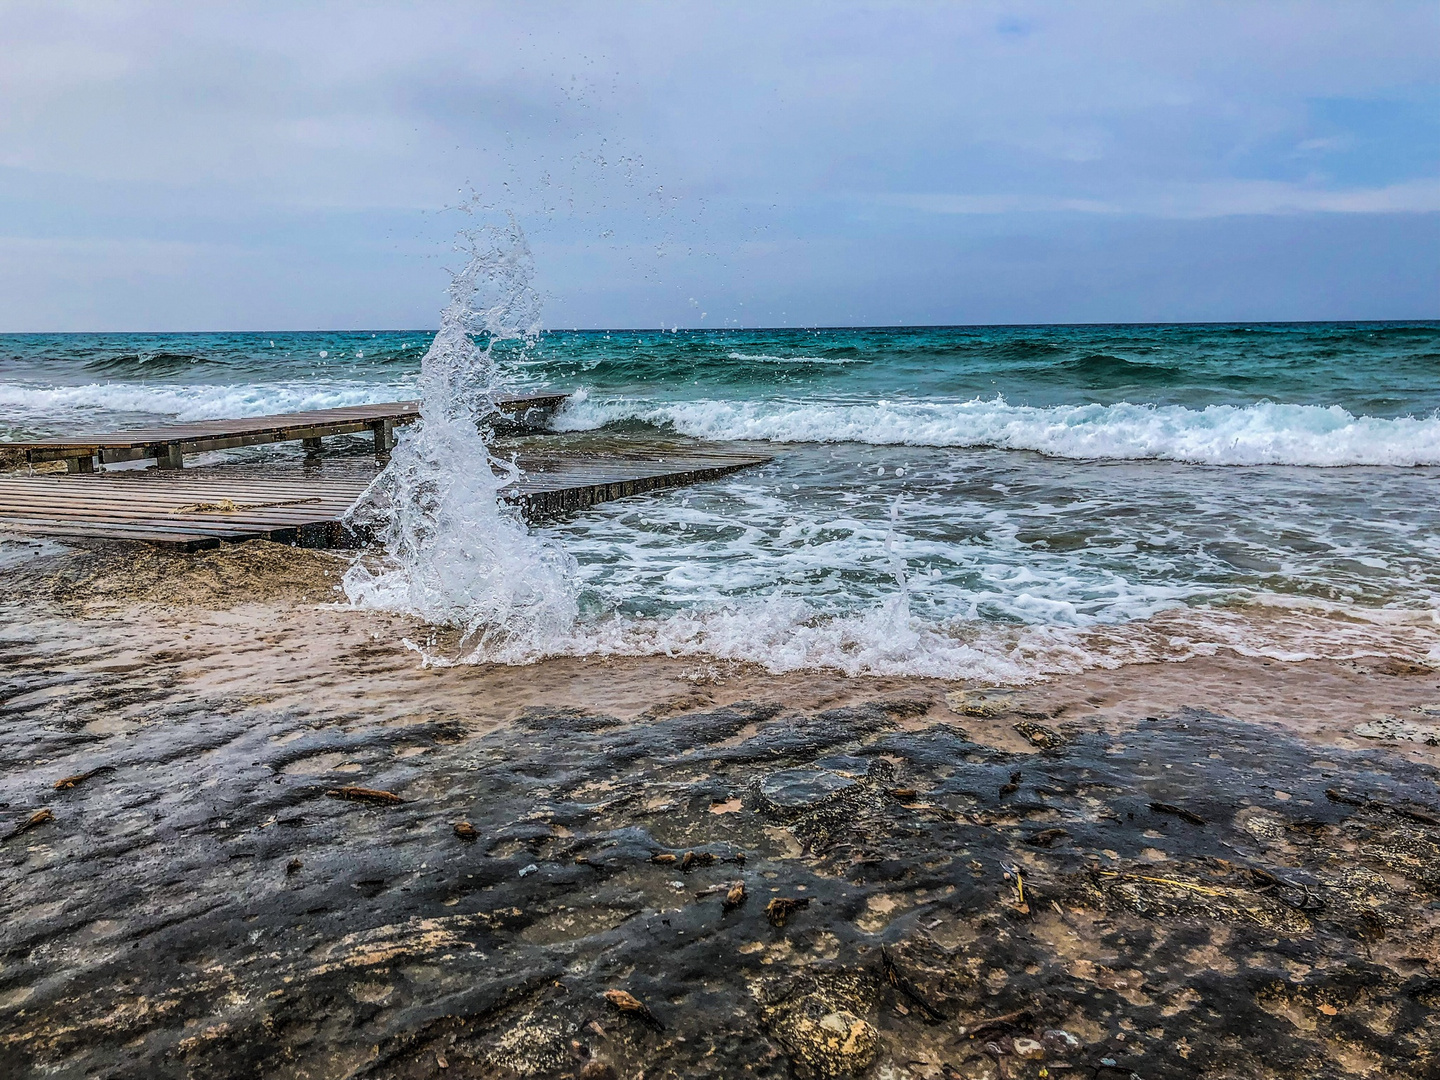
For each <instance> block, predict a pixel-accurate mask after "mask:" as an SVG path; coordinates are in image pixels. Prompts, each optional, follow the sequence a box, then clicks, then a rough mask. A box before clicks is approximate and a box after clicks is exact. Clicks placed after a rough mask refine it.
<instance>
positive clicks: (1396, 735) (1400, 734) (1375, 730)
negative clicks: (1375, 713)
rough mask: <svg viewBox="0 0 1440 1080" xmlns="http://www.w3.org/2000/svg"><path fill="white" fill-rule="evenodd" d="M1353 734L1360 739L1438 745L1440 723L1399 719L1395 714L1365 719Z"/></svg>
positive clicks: (1439, 741) (1439, 740)
mask: <svg viewBox="0 0 1440 1080" xmlns="http://www.w3.org/2000/svg"><path fill="white" fill-rule="evenodd" d="M1355 734H1356V735H1359V736H1360V737H1361V738H1362V739H1387V740H1394V741H1398V742H1414V743H1424V744H1425V745H1426V746H1440V725H1435V724H1417V723H1416V722H1415V721H1413V720H1401V719H1400V718H1399V717H1396V716H1383V717H1380V718H1379V719H1376V720H1367V721H1366V722H1365V723H1363V724H1359V725H1357V726H1356V728H1355Z"/></svg>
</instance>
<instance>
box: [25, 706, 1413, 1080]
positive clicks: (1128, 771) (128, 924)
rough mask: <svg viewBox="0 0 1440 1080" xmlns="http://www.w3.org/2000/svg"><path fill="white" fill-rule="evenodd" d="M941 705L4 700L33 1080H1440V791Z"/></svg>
mask: <svg viewBox="0 0 1440 1080" xmlns="http://www.w3.org/2000/svg"><path fill="white" fill-rule="evenodd" d="M15 690H21V692H20V693H18V694H17V693H14V691H15ZM917 707H918V706H917V705H916V703H914V702H910V701H904V700H902V701H896V702H891V703H880V704H874V705H869V706H865V707H857V708H842V709H836V710H830V711H820V712H815V713H796V712H787V711H785V710H782V709H780V708H778V707H774V706H767V705H766V704H765V703H763V702H758V703H754V704H743V703H742V704H739V705H735V706H731V707H727V708H721V709H717V710H710V711H701V712H689V713H681V714H678V715H672V716H669V717H665V718H663V719H653V720H648V721H644V722H626V723H622V722H620V721H618V720H616V719H613V718H610V717H606V716H603V715H591V714H588V713H586V712H584V711H577V710H567V709H556V710H546V709H532V710H530V711H529V712H527V713H526V714H525V715H524V716H523V717H522V718H521V721H520V723H519V724H517V725H515V726H512V727H507V728H503V729H499V730H493V731H490V732H489V733H487V734H484V735H482V736H478V737H475V736H471V735H470V734H469V733H468V732H467V731H466V729H465V728H464V727H463V725H459V724H456V723H453V722H434V721H429V720H426V719H424V718H417V719H416V720H415V721H414V722H409V723H403V722H402V723H396V722H390V723H385V724H371V723H367V722H366V721H365V719H364V718H363V716H356V717H352V718H348V719H338V718H319V717H313V716H307V715H306V714H305V713H304V711H303V710H298V709H291V710H286V711H284V712H269V711H266V710H265V709H263V708H261V709H247V708H244V707H237V706H234V705H231V706H229V707H223V706H221V705H220V704H218V703H215V702H200V701H197V702H190V703H187V704H184V705H179V706H176V707H174V708H170V709H160V710H158V711H157V712H156V713H155V714H154V715H153V716H152V717H151V718H150V720H149V722H148V723H147V724H146V725H145V726H144V727H143V728H142V729H141V730H140V731H138V732H135V733H133V734H132V735H130V736H129V737H128V738H127V739H125V740H124V741H123V744H115V745H111V744H109V743H107V741H106V740H104V739H99V738H96V737H95V736H94V735H92V734H87V733H85V732H83V731H79V730H76V729H75V728H74V727H73V725H72V724H71V722H70V718H71V710H70V709H69V708H67V706H66V699H65V697H64V695H63V694H61V695H57V694H49V693H44V692H41V691H39V690H31V691H30V692H28V693H26V692H24V691H23V689H22V688H20V687H15V686H13V685H12V695H11V697H10V699H9V702H8V704H7V705H6V707H5V708H6V711H5V725H4V728H3V736H0V760H3V762H4V765H3V766H0V803H3V804H4V805H3V813H4V814H5V815H6V818H7V819H8V821H9V823H10V829H11V830H20V831H13V832H12V833H11V834H10V835H9V837H8V839H6V840H5V841H4V843H3V844H0V860H3V867H4V872H3V873H4V876H3V882H4V884H3V893H0V910H3V916H4V922H3V930H0V945H3V954H0V956H3V967H0V1007H3V1012H0V1056H3V1060H4V1061H5V1063H6V1066H7V1069H8V1072H7V1075H9V1076H16V1077H24V1076H41V1075H46V1076H89V1075H104V1076H108V1077H137V1078H138V1077H146V1078H152V1077H170V1076H175V1077H181V1076H186V1077H206V1076H217V1077H219V1076H225V1077H233V1076H265V1077H277V1076H306V1077H342V1076H363V1077H440V1076H446V1077H451V1076H484V1077H510V1076H563V1075H571V1076H578V1075H580V1074H581V1069H582V1068H583V1067H584V1066H585V1065H586V1064H587V1063H589V1062H595V1063H598V1064H595V1065H593V1066H592V1068H591V1072H590V1073H589V1074H587V1075H591V1076H595V1075H605V1074H603V1073H602V1072H597V1070H598V1069H600V1068H601V1065H602V1064H603V1065H608V1066H611V1067H613V1068H614V1069H615V1070H616V1073H617V1075H620V1076H637V1077H638V1076H641V1075H644V1076H646V1077H659V1076H687V1077H696V1076H717V1077H718V1076H745V1075H756V1076H774V1077H784V1076H790V1075H800V1076H827V1077H828V1076H842V1075H851V1074H856V1075H858V1074H861V1073H867V1074H868V1073H871V1072H872V1071H873V1074H874V1075H877V1076H878V1075H891V1076H917V1077H919V1076H925V1077H931V1076H934V1077H944V1076H996V1077H998V1076H1002V1075H1004V1076H1010V1077H1022V1076H1039V1075H1041V1073H1040V1071H1039V1070H1041V1069H1042V1068H1043V1069H1047V1070H1048V1073H1047V1075H1051V1076H1061V1075H1067V1074H1068V1075H1075V1076H1085V1077H1116V1078H1120V1077H1129V1076H1131V1075H1132V1074H1134V1075H1139V1076H1144V1077H1147V1078H1158V1077H1193V1076H1209V1077H1241V1076H1244V1077H1255V1076H1306V1077H1321V1076H1345V1075H1376V1076H1379V1075H1384V1076H1396V1077H1400V1076H1405V1077H1411V1076H1413V1077H1421V1076H1434V1075H1436V1074H1437V1062H1436V1059H1435V1056H1434V1055H1435V1051H1436V1040H1437V1029H1436V1026H1435V1021H1434V1015H1435V1010H1436V1008H1437V1007H1440V979H1437V978H1436V977H1435V975H1434V974H1433V972H1434V970H1435V967H1434V965H1435V963H1436V960H1437V955H1436V941H1435V922H1436V913H1437V902H1436V897H1437V890H1440V846H1437V842H1440V816H1437V815H1440V811H1437V810H1436V808H1435V805H1434V804H1435V801H1436V800H1435V789H1434V782H1435V775H1434V772H1433V770H1431V769H1429V768H1428V767H1426V766H1422V765H1413V764H1405V763H1401V762H1398V761H1396V760H1395V759H1391V758H1386V757H1383V756H1382V755H1380V754H1379V753H1376V754H1364V753H1334V752H1332V753H1331V754H1330V760H1325V761H1321V760H1317V758H1316V755H1315V754H1314V752H1313V750H1312V749H1311V748H1309V747H1307V746H1306V745H1305V744H1304V743H1301V742H1299V741H1297V740H1292V739H1288V738H1286V737H1277V736H1276V735H1275V733H1274V732H1273V731H1264V730H1262V729H1259V728H1256V727H1254V726H1251V725H1245V724H1240V723H1237V722H1234V721H1231V720H1227V719H1225V718H1224V717H1223V716H1220V715H1217V714H1214V713H1210V712H1201V711H1196V710H1186V711H1181V712H1179V713H1177V714H1175V715H1171V716H1165V717H1157V718H1155V719H1153V720H1150V721H1147V722H1144V723H1142V724H1141V725H1139V726H1138V727H1136V728H1135V729H1134V730H1133V731H1131V732H1129V733H1128V734H1126V735H1124V736H1123V738H1116V737H1114V736H1113V735H1107V734H1104V733H1102V732H1094V731H1092V732H1085V731H1074V732H1071V733H1069V734H1068V735H1067V736H1066V737H1065V739H1064V742H1063V744H1062V745H1060V746H1058V747H1053V748H1051V749H1048V750H1045V751H1043V752H1041V753H1038V754H1028V755H1027V754H1015V753H1008V752H1003V751H1000V750H996V749H993V748H989V747H986V746H983V745H980V744H978V743H975V742H972V741H971V740H970V739H969V737H968V736H967V734H966V732H965V731H964V730H963V729H962V728H961V727H958V726H954V725H951V724H940V725H935V726H931V727H928V728H922V729H919V730H913V729H905V728H902V726H901V725H900V724H899V723H897V717H902V716H906V715H913V713H914V712H915V710H916V708H917ZM746 732H748V734H745V735H744V736H743V737H738V738H737V736H741V735H742V733H746ZM837 755H840V756H841V757H843V761H844V763H845V764H846V765H848V767H849V769H848V771H851V772H852V773H853V774H854V775H852V776H844V775H842V774H840V773H839V772H835V771H832V770H830V769H823V768H820V767H818V766H817V764H816V763H817V762H819V761H823V760H826V759H834V758H835V757H836V756H837ZM831 763H832V764H835V762H834V761H833V760H832V762H831ZM97 770H98V771H97ZM87 773H88V774H89V775H84V774H87ZM75 777H80V779H73V780H71V781H70V786H65V783H64V782H65V781H66V780H67V778H75ZM57 783H61V785H62V786H61V787H60V788H59V789H58V790H57V788H56V786H55V785H56V784H57ZM387 793H388V794H387ZM45 810H48V811H50V813H51V815H53V816H51V817H49V818H46V819H44V820H41V821H38V822H37V823H35V824H33V825H31V826H30V827H29V828H24V826H25V824H26V823H28V822H30V821H32V819H34V817H35V815H36V814H37V813H40V812H41V811H45ZM458 822H465V823H468V826H469V829H468V830H467V829H461V830H459V832H461V833H465V834H466V835H464V836H462V835H458V834H457V829H456V824H457V823H458ZM531 867H534V869H533V870H531V869H530V868H531ZM737 885H743V886H744V888H743V890H742V892H741V893H737V892H736V888H735V887H736V886H737ZM775 900H781V901H787V902H788V901H800V903H798V904H794V905H793V910H792V911H791V912H790V913H789V914H788V916H787V917H784V918H777V917H775V912H774V909H773V908H771V902H772V901H775ZM806 902H808V903H806ZM782 906H783V905H782ZM767 909H770V910H769V911H767ZM777 923H778V925H777ZM615 991H623V995H620V996H617V995H616V994H615V993H614V992H615ZM607 992H610V996H609V997H607ZM617 1001H619V1002H620V1003H621V1004H617V1003H616V1002H617ZM1027 1040H1028V1041H1027ZM1037 1048H1038V1050H1037ZM882 1068H883V1069H884V1070H887V1071H885V1072H883V1073H882V1072H879V1071H875V1070H880V1069H882Z"/></svg>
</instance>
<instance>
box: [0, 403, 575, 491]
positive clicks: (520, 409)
mask: <svg viewBox="0 0 1440 1080" xmlns="http://www.w3.org/2000/svg"><path fill="white" fill-rule="evenodd" d="M566 397H567V395H565V394H522V395H518V396H511V397H504V398H500V399H499V400H498V401H497V402H496V406H497V407H498V409H499V411H500V417H501V420H502V422H503V423H506V424H509V425H512V426H515V427H527V426H529V427H533V426H538V425H539V424H542V423H544V422H545V421H546V420H548V419H549V418H550V417H551V416H552V415H554V412H555V410H556V409H558V408H559V407H560V406H561V405H562V404H563V403H564V401H565V398H566ZM419 418H420V403H419V402H418V401H387V402H382V403H379V404H376V405H351V406H347V407H345V408H340V409H317V410H314V411H312V412H298V413H279V414H275V415H272V416H249V417H238V418H235V419H230V420H198V421H195V422H193V423H185V424H165V425H162V426H160V427H154V428H139V429H136V430H133V431H113V432H106V433H104V434H99V435H72V436H68V437H63V438H54V439H35V440H31V441H28V442H13V443H6V442H0V456H4V452H5V451H9V452H10V453H11V454H14V455H17V456H18V457H20V459H21V460H23V461H26V462H30V463H31V464H38V463H39V462H44V461H64V462H65V465H66V468H67V469H68V470H69V471H70V472H74V473H88V472H94V471H95V462H96V460H97V459H98V460H99V461H100V463H101V464H113V463H116V462H121V461H135V460H138V459H141V458H154V459H155V463H156V465H157V466H158V467H159V468H162V469H179V468H181V467H182V465H183V463H184V457H185V455H186V454H200V453H205V452H206V451H210V450H233V449H235V448H237V447H241V446H259V445H262V444H265V443H276V442H303V443H304V444H305V448H306V450H307V451H312V452H318V451H319V450H320V440H321V439H323V438H325V437H326V436H331V435H350V434H356V433H363V432H369V433H370V435H371V436H372V437H373V438H374V440H375V453H376V455H377V456H380V457H383V456H384V455H385V454H387V453H389V452H390V449H391V447H392V446H393V445H394V431H395V428H396V427H398V426H400V425H401V424H409V423H413V422H414V421H416V420H418V419H419Z"/></svg>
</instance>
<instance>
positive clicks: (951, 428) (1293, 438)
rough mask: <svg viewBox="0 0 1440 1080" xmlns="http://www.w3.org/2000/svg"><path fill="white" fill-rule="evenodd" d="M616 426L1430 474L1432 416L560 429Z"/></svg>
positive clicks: (716, 409) (1059, 415)
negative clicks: (1416, 468)
mask: <svg viewBox="0 0 1440 1080" xmlns="http://www.w3.org/2000/svg"><path fill="white" fill-rule="evenodd" d="M626 420H640V421H644V422H646V423H650V424H655V425H662V426H666V427H670V428H673V429H674V430H675V431H677V432H679V433H680V434H682V435H688V436H691V437H694V438H700V439H708V440H746V439H754V440H764V441H771V442H808V443H838V442H855V443H870V444H872V445H881V446H888V445H894V446H941V447H994V448H996V449H1002V450H1031V451H1034V452H1036V453H1040V454H1045V455H1047V456H1050V457H1058V458H1073V459H1085V460H1145V459H1158V460H1167V461H1182V462H1189V463H1193V464H1203V465H1312V466H1342V465H1400V466H1410V465H1436V464H1440V417H1436V416H1433V415H1432V416H1427V417H1414V416H1401V417H1394V418H1383V417H1373V416H1355V415H1353V414H1351V413H1350V412H1347V411H1346V410H1345V409H1343V408H1341V407H1340V406H1338V405H1331V406H1328V407H1327V406H1320V405H1292V404H1284V403H1271V402H1263V403H1260V404H1255V405H1244V406H1237V405H1211V406H1208V407H1207V408H1204V409H1190V408H1186V407H1185V406H1182V405H1145V404H1140V405H1136V404H1131V403H1129V402H1120V403H1118V404H1114V405H1054V406H1049V407H1039V406H1031V405H1011V404H1010V403H1008V402H1007V401H1005V399H1004V398H1002V397H995V398H992V399H989V400H981V399H978V398H977V399H975V400H972V401H963V402H933V401H877V402H874V403H868V404H867V403H854V404H844V403H835V404H817V403H810V402H799V401H768V402H766V401H714V400H710V401H703V400H702V401H684V402H655V401H639V400H633V399H612V400H596V399H594V398H592V397H590V396H588V395H585V394H577V395H575V397H574V398H572V400H571V401H570V402H569V403H568V404H567V406H566V407H565V409H564V410H563V411H562V412H561V413H560V415H559V416H558V417H557V418H556V426H557V427H558V428H559V429H560V430H565V431H583V430H591V429H595V428H601V427H604V426H605V425H607V424H612V423H617V422H621V421H626Z"/></svg>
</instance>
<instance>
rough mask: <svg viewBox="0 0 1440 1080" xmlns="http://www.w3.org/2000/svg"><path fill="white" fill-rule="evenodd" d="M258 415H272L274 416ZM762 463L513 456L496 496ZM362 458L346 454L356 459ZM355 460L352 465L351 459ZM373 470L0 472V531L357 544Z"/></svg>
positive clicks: (176, 543) (642, 481) (721, 471)
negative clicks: (354, 514) (363, 496)
mask: <svg viewBox="0 0 1440 1080" xmlns="http://www.w3.org/2000/svg"><path fill="white" fill-rule="evenodd" d="M266 419H275V418H274V417H270V418H266ZM769 460H771V459H770V458H768V457H764V456H757V455H753V454H746V453H741V452H736V451H732V450H686V451H684V452H681V453H672V452H665V453H663V454H656V453H646V454H625V453H616V454H585V453H531V454H523V453H522V454H521V455H520V457H519V458H518V459H517V464H518V465H519V466H520V467H521V469H522V470H523V473H524V475H523V477H522V479H521V480H520V482H519V483H518V484H515V485H513V486H512V487H510V488H508V489H506V490H505V492H504V498H505V499H506V500H507V501H509V502H512V503H515V504H517V505H518V507H519V509H520V511H521V513H522V514H523V515H524V516H525V517H526V518H529V519H531V520H536V519H543V518H547V517H553V516H555V515H557V514H562V513H567V512H569V511H573V510H578V509H583V508H584V507H586V506H591V505H593V504H595V503H599V502H605V501H607V500H610V499H619V498H624V497H626V496H629V495H638V494H641V493H643V492H646V491H655V490H659V489H661V488H668V487H677V486H680V485H684V484H694V483H699V482H701V481H705V480H711V479H715V478H717V477H720V476H724V475H726V474H727V473H732V472H735V471H736V470H739V469H743V468H746V467H748V466H751V465H759V464H763V463H764V462H767V461H769ZM363 461H364V459H358V462H363ZM352 462H356V463H357V464H358V462H357V459H352ZM373 476H374V468H373V467H366V468H358V467H356V466H355V465H354V464H352V466H351V467H349V468H348V469H347V468H338V469H325V468H318V467H317V468H309V469H304V468H294V469H290V470H287V471H284V472H277V470H275V469H266V470H265V471H264V472H261V471H259V470H257V469H254V468H251V467H244V466H221V467H217V468H210V469H187V470H182V471H173V470H165V471H160V470H154V469H149V470H145V471H133V470H126V471H121V472H111V473H106V474H91V475H76V474H53V475H48V476H13V475H12V476H0V532H8V533H12V534H15V533H19V534H25V535H37V536H57V537H67V536H69V537H92V538H102V539H113V540H144V541H147V542H149V543H151V544H157V545H160V546H163V547H169V548H176V549H180V550H185V551H193V550H197V549H200V548H207V547H215V546H218V545H219V544H220V543H221V542H223V541H239V540H252V539H265V540H272V541H277V542H280V543H287V544H298V545H300V546H302V547H347V546H352V545H353V544H355V543H356V542H357V540H359V539H361V538H357V537H356V536H355V535H353V534H352V533H351V532H350V531H349V530H348V529H347V528H346V527H345V526H344V525H343V524H342V522H341V519H342V518H343V517H344V515H345V512H346V511H347V510H348V509H349V508H350V506H351V505H352V504H353V503H354V502H355V499H356V498H357V497H358V496H359V495H360V493H361V492H362V491H363V490H364V489H365V487H366V486H367V485H368V484H369V483H370V480H371V479H372V478H373Z"/></svg>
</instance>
